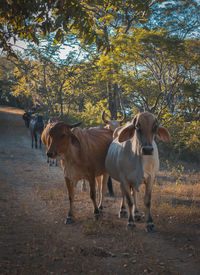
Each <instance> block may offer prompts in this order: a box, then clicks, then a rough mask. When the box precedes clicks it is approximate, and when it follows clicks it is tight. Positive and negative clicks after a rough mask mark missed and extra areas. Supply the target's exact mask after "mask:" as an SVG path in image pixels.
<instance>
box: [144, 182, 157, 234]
mask: <svg viewBox="0 0 200 275" xmlns="http://www.w3.org/2000/svg"><path fill="white" fill-rule="evenodd" d="M151 192H152V180H151V179H148V180H147V181H145V196H144V204H145V208H146V209H145V221H146V223H147V231H148V232H156V228H155V225H154V223H153V219H152V217H151V213H150V208H151Z"/></svg>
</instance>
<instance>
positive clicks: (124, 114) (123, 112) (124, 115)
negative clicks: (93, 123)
mask: <svg viewBox="0 0 200 275" xmlns="http://www.w3.org/2000/svg"><path fill="white" fill-rule="evenodd" d="M122 114H123V118H122V119H121V120H120V121H119V122H120V123H122V122H123V121H124V120H125V119H126V113H125V111H124V110H122Z"/></svg>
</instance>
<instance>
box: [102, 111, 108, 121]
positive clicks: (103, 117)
mask: <svg viewBox="0 0 200 275" xmlns="http://www.w3.org/2000/svg"><path fill="white" fill-rule="evenodd" d="M101 118H102V120H103V122H105V123H106V124H107V123H108V120H106V119H105V110H103V112H102V114H101Z"/></svg>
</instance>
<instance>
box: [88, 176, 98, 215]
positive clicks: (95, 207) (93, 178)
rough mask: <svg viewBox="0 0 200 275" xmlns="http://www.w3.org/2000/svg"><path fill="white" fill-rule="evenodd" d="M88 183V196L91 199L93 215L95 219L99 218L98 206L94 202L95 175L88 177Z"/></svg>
mask: <svg viewBox="0 0 200 275" xmlns="http://www.w3.org/2000/svg"><path fill="white" fill-rule="evenodd" d="M89 184H90V198H91V200H92V203H93V206H94V216H95V218H96V219H98V218H99V208H98V206H97V202H96V186H95V185H96V181H95V177H91V178H90V179H89Z"/></svg>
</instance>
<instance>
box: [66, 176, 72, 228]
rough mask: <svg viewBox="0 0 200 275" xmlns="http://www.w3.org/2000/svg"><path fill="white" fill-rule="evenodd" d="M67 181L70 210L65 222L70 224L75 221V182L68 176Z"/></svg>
mask: <svg viewBox="0 0 200 275" xmlns="http://www.w3.org/2000/svg"><path fill="white" fill-rule="evenodd" d="M65 182H66V185H67V190H68V196H69V211H68V215H67V219H66V221H65V224H69V223H72V222H73V218H74V186H73V183H72V182H71V181H70V180H69V179H68V178H65Z"/></svg>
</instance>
